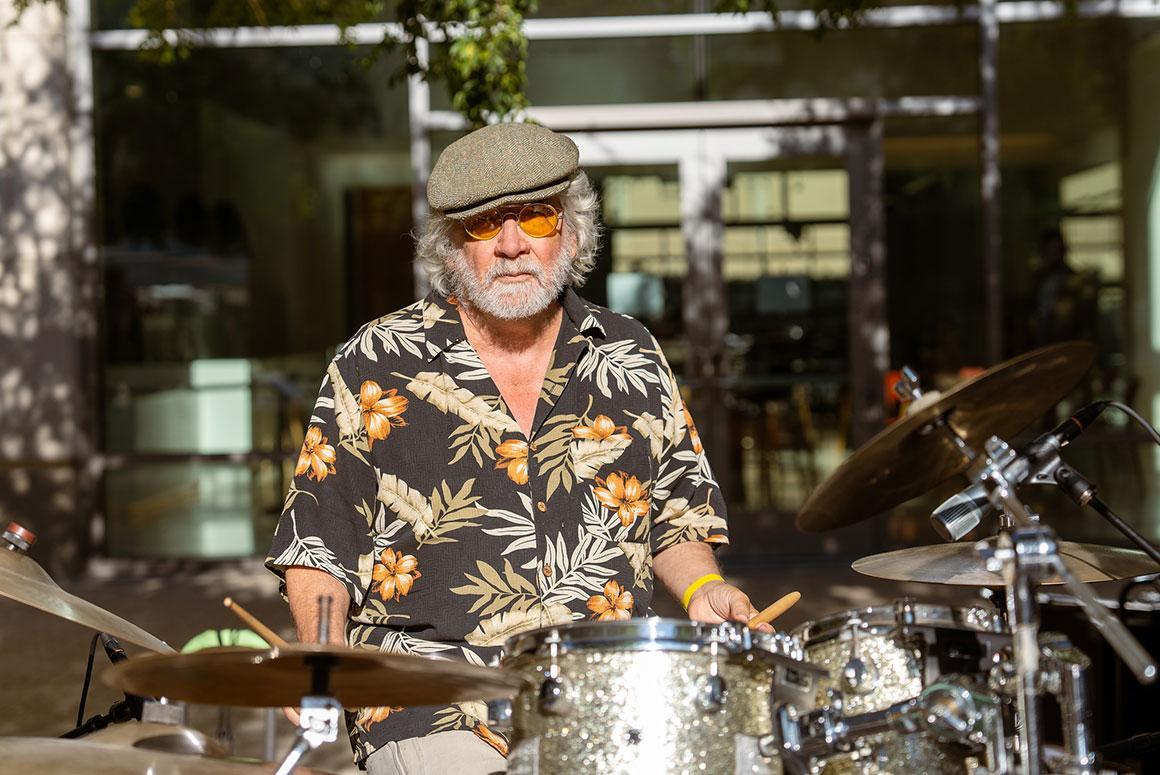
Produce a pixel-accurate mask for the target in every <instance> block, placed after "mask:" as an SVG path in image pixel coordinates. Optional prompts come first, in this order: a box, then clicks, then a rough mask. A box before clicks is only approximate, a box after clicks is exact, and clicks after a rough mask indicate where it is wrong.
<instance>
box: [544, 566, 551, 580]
mask: <svg viewBox="0 0 1160 775" xmlns="http://www.w3.org/2000/svg"><path fill="white" fill-rule="evenodd" d="M544 575H545V576H547V577H548V578H551V577H552V566H551V565H545V566H544Z"/></svg>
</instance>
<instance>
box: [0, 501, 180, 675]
mask: <svg viewBox="0 0 1160 775" xmlns="http://www.w3.org/2000/svg"><path fill="white" fill-rule="evenodd" d="M35 540H36V536H35V535H33V534H32V532H31V531H29V530H27V529H25V528H23V527H21V526H19V525H17V524H16V523H15V522H13V523H10V524H9V525H8V528H7V530H5V531H4V535H3V538H0V595H3V596H4V597H7V598H11V599H12V600H15V601H16V602H18V603H24V604H25V605H30V606H32V607H33V608H39V609H40V610H41V611H45V612H47V613H50V614H54V615H56V616H59V617H60V618H62V619H67V620H68V621H70V622H76V623H77V624H79V625H82V626H84V627H88V628H90V629H93V630H96V631H98V632H105V633H108V634H109V635H112V636H113V637H114V638H116V639H117V640H119V641H124V642H126V643H133V644H136V645H138V646H141V647H142V648H146V649H149V650H150V651H155V652H157V653H159V654H173V653H176V652H175V651H174V650H173V649H172V648H171V647H170V646H169V644H167V643H165V642H164V641H162V640H158V639H157V638H155V637H154V636H152V635H150V634H149V633H147V632H145V630H143V629H141V628H140V627H138V626H137V625H135V624H132V623H130V622H127V621H125V620H124V619H122V618H121V617H119V616H117V615H116V614H113V613H109V612H108V611H106V610H105V609H103V608H101V607H100V606H97V605H93V604H92V603H90V602H88V601H87V600H83V599H81V598H79V597H77V596H76V595H70V594H69V593H68V592H65V591H64V590H63V589H61V588H60V587H59V586H57V583H56V582H55V581H53V580H52V577H51V576H49V575H48V573H47V572H46V571H45V570H44V568H42V567H40V565H39V564H38V563H37V562H36V560H34V559H32V558H31V557H29V556H28V555H27V554H25V553H24V551H22V549H27V548H28V546H30V545H31V544H32V542H33V541H35ZM9 547H11V548H9Z"/></svg>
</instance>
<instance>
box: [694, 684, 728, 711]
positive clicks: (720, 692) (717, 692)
mask: <svg viewBox="0 0 1160 775" xmlns="http://www.w3.org/2000/svg"><path fill="white" fill-rule="evenodd" d="M725 693H726V687H725V679H724V678H722V677H721V676H719V675H704V676H701V677H700V678H698V679H697V694H696V698H697V700H696V701H697V707H699V708H700V709H701V710H703V711H705V712H706V713H716V712H717V711H719V710H721V708H722V707H724V705H725Z"/></svg>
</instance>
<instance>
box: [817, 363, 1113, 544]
mask: <svg viewBox="0 0 1160 775" xmlns="http://www.w3.org/2000/svg"><path fill="white" fill-rule="evenodd" d="M1095 354H1096V349H1095V347H1094V346H1093V345H1091V344H1089V343H1087V342H1065V343H1063V344H1056V345H1051V346H1049V347H1043V348H1040V349H1038V350H1035V351H1033V352H1030V353H1026V354H1024V355H1020V356H1018V357H1016V358H1012V359H1011V360H1009V361H1005V362H1003V363H1000V364H999V365H998V366H994V367H992V368H990V369H988V370H987V371H985V372H983V373H982V374H980V375H979V376H977V377H975V378H974V379H971V380H969V381H967V382H964V383H963V384H961V385H958V386H957V387H955V388H954V389H952V390H949V391H947V392H946V393H944V394H943V395H942V396H940V397H939V398H938V400H936V401H934V402H933V403H931V404H928V405H927V406H924V407H922V408H921V409H919V410H918V411H916V412H914V413H913V414H910V415H909V416H907V417H905V418H903V419H901V420H899V421H898V422H896V423H894V424H893V425H891V426H890V427H888V428H887V429H886V430H884V431H882V432H881V433H879V434H878V435H877V436H875V437H874V438H872V439H871V440H870V441H868V442H866V444H864V445H863V446H862V447H860V448H859V449H858V450H857V451H855V452H854V454H852V455H851V456H850V457H848V458H847V459H846V460H845V461H844V462H843V463H842V464H841V465H840V466H838V468H837V470H835V471H834V473H833V474H831V475H830V477H829V478H828V479H826V481H824V482H822V484H821V485H820V486H819V487H818V488H817V489H816V490H814V491H813V493H811V495H810V497H809V499H808V500H806V503H805V505H804V506H802V509H801V511H800V512H798V515H797V521H796V522H797V527H798V529H799V530H804V531H806V532H810V533H817V532H821V531H823V530H833V529H834V528H839V527H845V526H847V525H852V524H854V523H856V522H861V521H862V520H864V519H869V518H870V517H873V516H875V515H877V514H880V513H882V512H883V511H886V510H887V509H890V508H893V507H894V506H897V505H899V504H900V503H904V502H906V501H908V500H910V499H911V498H914V497H917V496H919V495H922V494H923V493H925V492H927V491H929V490H932V489H934V488H935V487H936V486H938V485H939V484H940V483H942V482H944V481H946V480H947V479H949V478H951V477H952V476H954V475H955V474H958V473H961V472H962V471H963V470H965V469H966V467H967V465H968V464H969V462H970V461H968V460H967V458H966V457H965V456H964V455H963V453H962V452H961V451H960V450H959V448H958V446H956V444H955V442H954V440H953V439H952V436H951V434H950V433H948V432H947V431H946V430H943V429H941V428H938V427H936V426H937V422H938V421H939V420H941V421H943V422H945V423H946V425H947V426H949V428H950V429H951V430H953V431H954V432H955V433H956V434H957V435H958V436H959V437H960V438H961V439H963V441H965V442H966V443H967V445H969V446H970V447H971V448H972V449H973V450H974V451H975V452H976V453H979V454H982V453H983V444H984V443H985V442H986V441H987V439H988V438H990V437H991V436H998V437H1000V438H1002V439H1004V440H1007V441H1010V440H1011V438H1012V437H1013V436H1015V434H1017V433H1019V432H1020V431H1022V430H1023V429H1024V428H1026V427H1027V426H1028V425H1030V424H1031V423H1032V422H1033V421H1035V420H1036V419H1037V418H1039V417H1041V416H1042V415H1044V414H1045V413H1046V412H1047V410H1049V409H1050V408H1051V407H1052V406H1054V405H1055V404H1056V403H1058V402H1059V400H1060V399H1062V398H1063V397H1064V396H1066V395H1067V394H1068V393H1069V392H1070V391H1071V389H1072V388H1073V387H1074V386H1075V385H1076V383H1078V382H1079V380H1080V378H1081V377H1082V376H1083V375H1084V373H1085V372H1086V371H1087V370H1088V368H1090V367H1091V364H1092V362H1093V361H1094V360H1095Z"/></svg>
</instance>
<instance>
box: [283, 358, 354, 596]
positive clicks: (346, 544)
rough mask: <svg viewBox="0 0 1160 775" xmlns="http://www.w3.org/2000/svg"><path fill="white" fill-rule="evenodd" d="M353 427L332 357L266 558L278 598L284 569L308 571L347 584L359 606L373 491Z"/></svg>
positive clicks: (348, 397)
mask: <svg viewBox="0 0 1160 775" xmlns="http://www.w3.org/2000/svg"><path fill="white" fill-rule="evenodd" d="M351 382H352V384H357V382H356V381H354V380H352V381H351ZM359 423H361V414H360V412H359V405H358V399H357V398H356V397H355V395H354V394H353V393H352V392H351V391H350V389H349V388H348V387H347V380H346V378H345V377H344V376H343V373H342V370H341V369H340V367H339V364H338V361H337V359H336V361H335V362H333V363H331V364H330V367H329V368H328V369H327V372H326V376H325V377H324V378H323V380H322V387H321V388H320V390H319V393H318V399H317V401H316V402H315V404H314V411H313V414H312V416H311V418H310V423H309V425H308V426H307V428H306V435H305V439H304V441H303V444H302V449H301V451H300V452H299V454H298V460H297V462H296V464H295V468H294V478H293V480H292V481H291V483H290V489H289V492H288V493H287V494H286V501H285V503H284V505H283V508H282V515H281V517H280V518H279V519H278V527H277V529H276V530H275V531H274V539H273V542H272V544H271V546H270V552H269V555H268V556H267V557H266V567H267V568H269V569H270V570H271V571H272V572H273V573H274V574H275V575H277V576H278V577H279V578H280V579H281V588H282V591H283V594H285V582H286V577H285V574H286V569H287V568H290V567H294V566H301V567H306V568H315V569H317V570H321V571H325V572H326V573H329V574H330V575H332V576H334V577H335V578H336V579H338V580H339V581H341V582H342V583H343V584H344V585H345V586H346V589H347V592H348V593H349V594H350V599H351V605H352V607H353V608H354V609H358V608H361V607H362V604H363V600H364V598H365V596H366V592H367V588H368V586H369V584H370V575H371V570H372V568H373V565H374V543H373V539H372V538H371V532H370V526H371V525H370V522H369V514H370V510H369V507H368V505H367V504H373V503H374V499H375V492H376V490H375V477H374V470H373V468H372V466H371V463H370V461H369V459H368V458H367V457H366V455H365V454H364V452H363V451H362V450H360V448H359V445H358V444H357V443H356V442H357V439H358V437H359V433H358V430H359V427H360V426H359Z"/></svg>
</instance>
